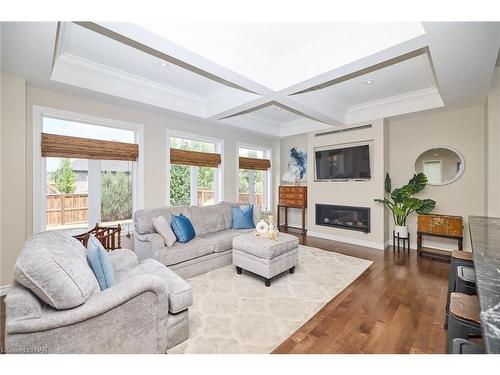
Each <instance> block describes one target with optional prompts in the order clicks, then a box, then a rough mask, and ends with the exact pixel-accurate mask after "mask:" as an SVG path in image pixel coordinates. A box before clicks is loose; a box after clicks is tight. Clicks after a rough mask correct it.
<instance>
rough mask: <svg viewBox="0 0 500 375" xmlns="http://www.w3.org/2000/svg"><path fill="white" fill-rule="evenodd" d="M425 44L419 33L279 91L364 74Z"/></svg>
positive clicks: (420, 49)
mask: <svg viewBox="0 0 500 375" xmlns="http://www.w3.org/2000/svg"><path fill="white" fill-rule="evenodd" d="M427 45H428V40H427V37H426V35H421V36H418V37H416V38H414V39H411V40H408V41H406V42H403V43H400V44H398V45H395V46H393V47H391V48H388V49H386V50H383V51H380V52H378V53H375V54H373V55H370V56H367V57H365V58H362V59H360V60H357V61H353V62H352V63H349V64H347V65H344V66H341V67H339V68H337V69H333V70H331V71H329V72H327V73H324V74H321V75H319V76H316V77H314V78H311V79H308V80H306V81H303V82H300V83H297V84H295V85H292V86H290V87H287V88H286V89H283V90H281V91H280V93H282V94H286V95H294V94H300V93H305V92H310V91H315V90H319V89H321V88H324V87H328V86H330V85H333V84H336V83H338V82H342V81H344V80H347V79H350V78H352V77H353V76H358V75H361V74H364V73H366V72H367V70H369V69H378V68H379V67H378V66H381V65H384V64H386V63H387V62H388V61H391V60H393V59H394V62H398V60H399V61H400V59H401V56H407V57H406V58H410V57H414V56H416V55H417V54H422V53H425V49H426V47H427ZM403 59H404V58H403Z"/></svg>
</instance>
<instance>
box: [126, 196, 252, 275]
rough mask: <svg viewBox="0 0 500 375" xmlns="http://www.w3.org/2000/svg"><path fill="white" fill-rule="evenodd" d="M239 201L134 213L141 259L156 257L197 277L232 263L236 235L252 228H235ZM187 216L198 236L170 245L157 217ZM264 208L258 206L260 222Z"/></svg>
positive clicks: (186, 273) (137, 244)
mask: <svg viewBox="0 0 500 375" xmlns="http://www.w3.org/2000/svg"><path fill="white" fill-rule="evenodd" d="M235 205H236V206H241V204H239V203H232V202H225V201H224V202H221V203H218V204H215V205H212V206H178V207H171V206H170V207H161V208H155V209H143V210H138V211H136V212H135V214H134V251H135V253H136V254H137V256H138V258H139V259H146V258H153V259H156V260H157V261H159V262H161V263H163V264H164V265H166V266H167V267H168V268H170V269H171V270H174V271H175V272H176V273H177V274H178V275H180V276H181V277H183V278H189V277H192V276H196V275H199V274H202V273H205V272H208V271H211V270H213V269H215V268H219V267H223V266H226V265H228V264H232V252H233V251H232V250H233V238H234V237H236V236H238V235H241V234H244V233H248V232H251V231H252V229H240V230H234V229H232V220H233V219H232V215H231V207H232V206H235ZM181 213H182V214H183V215H184V216H187V217H188V218H189V219H190V220H191V222H192V224H193V227H194V230H195V232H196V237H195V238H194V239H193V240H191V241H189V242H187V243H185V244H183V243H179V242H176V243H175V244H174V245H173V246H171V247H167V246H166V245H165V243H164V240H163V237H161V236H160V235H159V234H158V233H156V231H155V229H154V227H153V219H154V218H156V217H158V216H163V217H164V218H165V219H166V220H167V221H168V222H169V223H170V222H171V215H172V214H174V215H180V214H181ZM259 215H260V208H259V207H257V206H255V207H254V222H255V223H257V221H258V218H259Z"/></svg>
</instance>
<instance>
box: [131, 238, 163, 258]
mask: <svg viewBox="0 0 500 375" xmlns="http://www.w3.org/2000/svg"><path fill="white" fill-rule="evenodd" d="M164 246H165V241H164V240H163V237H162V236H160V235H159V234H158V233H149V234H138V233H137V232H136V233H134V252H135V253H136V254H137V257H138V258H139V260H144V259H147V258H153V259H156V258H157V255H158V251H157V250H158V249H161V248H162V247H164Z"/></svg>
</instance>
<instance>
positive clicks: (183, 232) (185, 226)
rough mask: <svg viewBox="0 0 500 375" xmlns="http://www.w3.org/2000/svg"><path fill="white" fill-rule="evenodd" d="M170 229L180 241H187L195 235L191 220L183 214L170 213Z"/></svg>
mask: <svg viewBox="0 0 500 375" xmlns="http://www.w3.org/2000/svg"><path fill="white" fill-rule="evenodd" d="M172 230H173V231H174V233H175V237H177V241H179V242H180V243H186V242H189V241H191V240H192V239H193V238H194V237H195V236H196V232H195V231H194V227H193V224H192V223H191V220H189V219H188V218H187V217H186V216H184V215H183V214H180V215H179V216H175V215H172Z"/></svg>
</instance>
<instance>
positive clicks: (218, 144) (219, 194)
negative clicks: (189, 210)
mask: <svg viewBox="0 0 500 375" xmlns="http://www.w3.org/2000/svg"><path fill="white" fill-rule="evenodd" d="M171 137H175V138H184V139H189V140H191V141H197V142H208V143H214V145H215V150H214V152H216V153H219V154H220V158H221V163H220V165H219V167H218V168H216V172H215V175H216V178H215V181H216V186H214V190H215V198H216V199H215V203H218V202H221V201H222V200H224V140H223V139H221V138H215V137H208V136H204V135H199V134H196V133H189V132H183V131H178V130H174V129H167V131H166V143H167V166H168V168H167V173H166V174H167V176H166V177H167V181H166V185H165V186H166V190H167V192H166V197H165V199H166V205H167V206H171V205H172V204H171V203H170V167H171V165H172V164H171V163H170V148H171V147H170V146H171V144H170V138H171ZM189 167H190V183H191V197H190V205H192V206H193V205H194V206H196V205H197V203H198V202H196V204H193V200H194V199H193V197H195V196H196V195H195V194H194V193H193V191H195V189H193V186H194V188H196V191H198V168H199V167H195V166H189ZM195 177H196V178H195Z"/></svg>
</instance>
